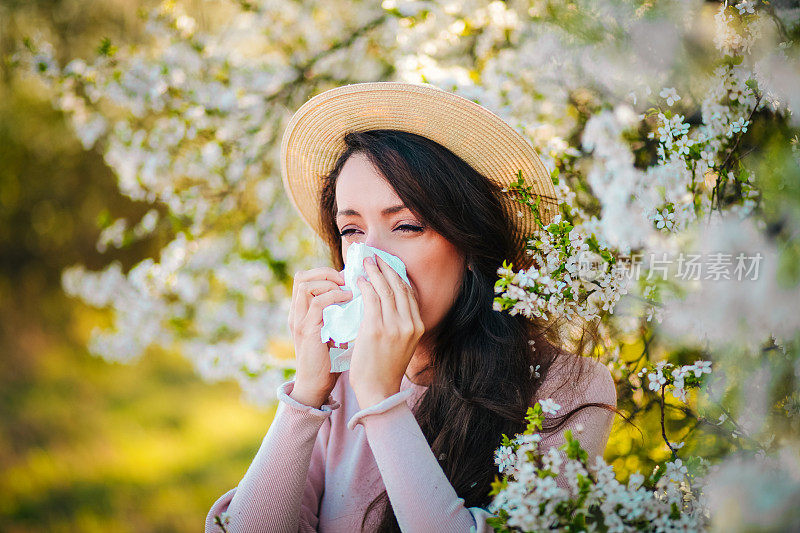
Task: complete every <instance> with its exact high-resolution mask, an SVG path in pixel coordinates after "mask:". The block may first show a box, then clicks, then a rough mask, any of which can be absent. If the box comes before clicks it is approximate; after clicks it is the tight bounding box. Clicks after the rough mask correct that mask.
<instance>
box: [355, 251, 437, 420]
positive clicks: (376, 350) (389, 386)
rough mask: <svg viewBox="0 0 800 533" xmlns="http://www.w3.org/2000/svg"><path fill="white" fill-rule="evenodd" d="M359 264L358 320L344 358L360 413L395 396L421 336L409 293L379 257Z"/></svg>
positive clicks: (414, 303)
mask: <svg viewBox="0 0 800 533" xmlns="http://www.w3.org/2000/svg"><path fill="white" fill-rule="evenodd" d="M375 257H376V258H377V261H378V262H377V263H375V262H374V260H373V259H372V258H371V257H367V258H365V260H364V268H365V270H366V271H367V274H369V280H367V279H366V278H364V277H359V278H358V280H357V283H358V288H359V289H360V290H361V295H362V297H363V298H364V319H363V320H362V322H361V326H360V327H359V330H358V337H357V338H356V343H355V348H354V349H353V355H352V356H351V359H350V385H351V386H352V387H353V391H354V392H355V394H356V398H357V399H358V404H359V406H361V408H362V409H363V408H366V407H369V406H372V405H374V404H376V403H378V402H379V401H381V400H383V399H385V398H388V397H389V396H391V395H392V394H394V393H396V392H399V391H400V384H401V383H402V381H403V374H404V373H405V371H406V368H407V367H408V363H409V362H410V361H411V357H412V356H413V355H414V351H415V350H416V348H417V343H418V341H419V339H420V337H421V336H422V334H423V333H424V332H425V326H424V325H423V323H422V318H420V314H419V306H418V304H417V298H416V294H415V291H414V289H413V288H412V287H411V286H410V285H409V284H407V283H406V282H405V281H404V280H403V278H401V277H400V275H399V274H398V273H397V272H395V271H394V269H393V268H392V267H391V266H389V265H388V264H387V263H386V262H385V261H384V260H383V259H381V258H380V256H377V255H376V256H375Z"/></svg>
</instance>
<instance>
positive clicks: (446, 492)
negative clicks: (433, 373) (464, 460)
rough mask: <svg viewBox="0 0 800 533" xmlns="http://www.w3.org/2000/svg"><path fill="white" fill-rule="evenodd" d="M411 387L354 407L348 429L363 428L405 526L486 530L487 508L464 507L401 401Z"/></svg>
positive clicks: (465, 531) (424, 532)
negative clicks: (371, 402)
mask: <svg viewBox="0 0 800 533" xmlns="http://www.w3.org/2000/svg"><path fill="white" fill-rule="evenodd" d="M412 393H413V390H412V389H405V390H401V391H400V392H397V393H395V394H393V395H392V396H389V397H388V398H384V399H383V400H381V401H380V402H378V403H376V404H375V405H372V406H370V407H366V408H364V409H361V410H360V411H358V412H356V413H355V414H354V415H353V416H352V417H351V418H350V420H349V421H348V422H347V427H348V429H351V430H352V429H355V426H356V425H359V424H360V425H361V426H363V428H364V431H366V436H367V442H368V443H369V446H370V448H371V449H372V454H373V456H374V457H375V462H376V463H377V465H378V470H379V471H380V473H381V477H382V478H383V484H384V486H385V487H386V492H387V494H388V496H389V500H390V501H391V503H392V509H393V510H394V513H395V516H396V517H397V522H398V524H399V525H400V529H401V530H402V531H404V532H422V533H427V532H428V531H430V530H431V525H432V524H435V525H436V530H437V531H441V532H462V533H469V532H475V533H485V532H490V531H494V530H493V528H492V527H490V526H488V525H487V524H486V518H488V517H490V516H492V514H491V513H490V512H489V511H488V510H486V509H484V508H482V507H465V506H464V499H463V498H460V497H459V496H458V494H457V493H456V491H455V489H454V488H453V486H452V485H451V484H450V481H449V480H448V479H447V476H446V475H445V473H444V471H443V470H442V467H441V466H440V465H439V462H438V461H437V459H436V457H435V456H434V455H433V451H432V450H431V447H430V446H429V445H428V441H427V440H426V439H425V435H424V434H423V433H422V429H421V428H420V427H419V424H418V423H417V419H416V418H415V417H414V413H413V412H412V411H411V409H410V408H409V406H408V404H407V403H406V399H407V398H408V397H409V396H411V394H412Z"/></svg>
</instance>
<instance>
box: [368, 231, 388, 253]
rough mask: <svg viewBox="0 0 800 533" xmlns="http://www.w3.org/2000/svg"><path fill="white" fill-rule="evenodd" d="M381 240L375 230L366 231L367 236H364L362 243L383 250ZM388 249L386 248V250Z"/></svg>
mask: <svg viewBox="0 0 800 533" xmlns="http://www.w3.org/2000/svg"><path fill="white" fill-rule="evenodd" d="M381 243H382V240H381V238H380V235H378V234H377V232H374V231H371V232H369V233H367V236H366V237H365V238H364V244H366V245H367V246H372V247H373V248H377V249H378V250H383V249H384V248H383V246H382V244H381ZM387 251H388V250H387Z"/></svg>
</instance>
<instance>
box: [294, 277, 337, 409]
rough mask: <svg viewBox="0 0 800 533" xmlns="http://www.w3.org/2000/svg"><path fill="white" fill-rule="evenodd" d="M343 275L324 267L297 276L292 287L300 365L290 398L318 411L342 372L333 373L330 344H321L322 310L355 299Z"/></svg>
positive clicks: (295, 346)
mask: <svg viewBox="0 0 800 533" xmlns="http://www.w3.org/2000/svg"><path fill="white" fill-rule="evenodd" d="M341 285H344V276H343V275H342V273H341V272H338V271H337V270H335V269H333V268H330V267H321V268H314V269H311V270H304V271H300V272H298V273H297V274H296V275H295V277H294V283H293V284H292V305H291V310H290V311H289V330H290V331H291V334H292V340H293V341H294V353H295V359H296V361H297V372H296V374H295V379H294V381H295V383H294V388H293V389H292V392H291V393H290V396H291V397H292V398H294V399H295V400H297V401H298V402H300V403H302V404H304V405H311V406H312V407H316V408H319V407H321V406H322V404H323V403H325V400H326V399H327V398H328V395H329V394H330V393H331V391H332V390H333V387H334V386H335V385H336V381H337V380H338V379H339V375H341V372H333V373H332V372H331V359H330V355H329V353H328V344H329V343H328V344H326V343H324V342H322V340H321V333H320V330H321V329H322V310H323V309H324V308H325V307H327V306H328V305H330V304H333V303H342V302H346V301H347V300H349V299H351V298H352V297H353V293H352V292H351V291H349V290H342V288H341Z"/></svg>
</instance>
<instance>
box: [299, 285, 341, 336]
mask: <svg viewBox="0 0 800 533" xmlns="http://www.w3.org/2000/svg"><path fill="white" fill-rule="evenodd" d="M292 290H293V292H294V294H295V295H294V300H293V308H292V313H293V314H294V316H295V317H304V316H306V314H307V313H308V307H309V305H310V304H311V300H312V299H313V298H314V297H315V296H318V295H320V294H323V293H325V292H328V291H334V290H341V286H340V285H339V284H338V283H336V282H334V281H330V280H327V279H324V280H314V281H301V282H300V283H295V285H294V287H293V288H292ZM290 325H291V324H290Z"/></svg>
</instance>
